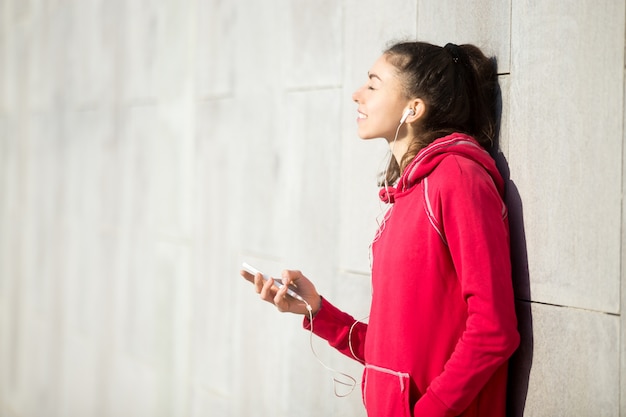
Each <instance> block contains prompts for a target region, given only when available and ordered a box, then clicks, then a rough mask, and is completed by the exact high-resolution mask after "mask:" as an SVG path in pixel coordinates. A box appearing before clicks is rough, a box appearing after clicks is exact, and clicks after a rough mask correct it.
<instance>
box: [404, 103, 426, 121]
mask: <svg viewBox="0 0 626 417" xmlns="http://www.w3.org/2000/svg"><path fill="white" fill-rule="evenodd" d="M408 107H410V108H412V109H413V110H414V111H415V114H412V115H410V116H409V117H407V119H406V123H415V122H418V121H420V120H421V119H422V118H423V117H424V116H425V115H426V102H424V100H422V99H421V98H415V99H412V100H411V101H409V104H408Z"/></svg>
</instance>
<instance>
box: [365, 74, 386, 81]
mask: <svg viewBox="0 0 626 417" xmlns="http://www.w3.org/2000/svg"><path fill="white" fill-rule="evenodd" d="M367 76H368V77H369V79H370V80H371V79H372V78H378V80H379V81H382V80H381V79H380V77H379V76H378V75H376V74H372V73H369V72H368V73H367Z"/></svg>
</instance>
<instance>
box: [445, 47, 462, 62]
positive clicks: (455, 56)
mask: <svg viewBox="0 0 626 417" xmlns="http://www.w3.org/2000/svg"><path fill="white" fill-rule="evenodd" d="M443 49H445V50H446V51H447V52H448V53H449V54H450V56H451V57H452V60H453V61H454V63H455V64H456V63H458V62H459V58H460V57H461V51H460V50H459V46H458V45H456V44H454V43H448V44H446V46H444V47H443Z"/></svg>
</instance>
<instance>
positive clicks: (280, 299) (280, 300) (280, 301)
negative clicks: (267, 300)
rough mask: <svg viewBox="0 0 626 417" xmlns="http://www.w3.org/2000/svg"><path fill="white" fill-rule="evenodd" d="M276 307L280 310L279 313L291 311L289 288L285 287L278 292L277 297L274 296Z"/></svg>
mask: <svg viewBox="0 0 626 417" xmlns="http://www.w3.org/2000/svg"><path fill="white" fill-rule="evenodd" d="M274 305H276V308H278V311H288V310H289V299H288V298H287V286H286V285H283V286H282V287H280V288H279V290H278V291H276V295H275V296H274Z"/></svg>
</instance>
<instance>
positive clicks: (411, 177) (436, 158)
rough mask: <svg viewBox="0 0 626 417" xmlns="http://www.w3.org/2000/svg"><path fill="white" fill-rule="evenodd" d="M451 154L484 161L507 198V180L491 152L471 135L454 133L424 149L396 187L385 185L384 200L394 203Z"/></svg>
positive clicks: (381, 197) (382, 190)
mask: <svg viewBox="0 0 626 417" xmlns="http://www.w3.org/2000/svg"><path fill="white" fill-rule="evenodd" d="M448 155H458V156H463V157H465V158H469V159H471V160H473V161H475V162H477V163H478V164H480V165H481V166H482V167H483V168H484V169H485V171H487V172H488V173H489V175H490V176H491V178H492V179H493V182H494V184H495V185H496V188H497V189H498V192H499V193H500V196H502V197H504V180H503V179H502V176H501V175H500V172H499V171H498V169H497V167H496V163H495V161H494V160H493V158H492V157H491V155H489V153H488V152H487V151H486V150H485V149H484V148H483V147H482V146H480V144H479V143H478V142H477V141H476V140H475V139H474V138H473V137H471V136H468V135H465V134H463V133H453V134H451V135H448V136H445V137H442V138H439V139H437V140H435V141H434V142H433V143H431V144H430V145H428V146H427V147H425V148H424V149H422V150H421V151H420V152H419V153H418V154H417V155H416V156H415V158H414V159H413V161H411V163H410V164H409V165H408V166H407V167H406V169H405V170H404V172H403V173H402V176H401V177H400V179H399V180H398V183H397V184H396V186H395V187H383V188H382V189H381V190H380V193H379V196H380V199H381V200H382V201H383V202H385V203H390V204H393V203H394V201H395V195H396V194H399V193H403V192H405V191H407V190H409V189H410V188H411V187H413V186H414V185H415V184H417V183H419V182H420V181H421V180H422V179H423V178H425V177H426V176H428V175H429V174H430V173H431V172H432V171H433V170H434V169H435V168H436V167H437V165H439V163H440V162H441V161H442V160H443V159H444V158H445V157H446V156H448Z"/></svg>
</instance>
